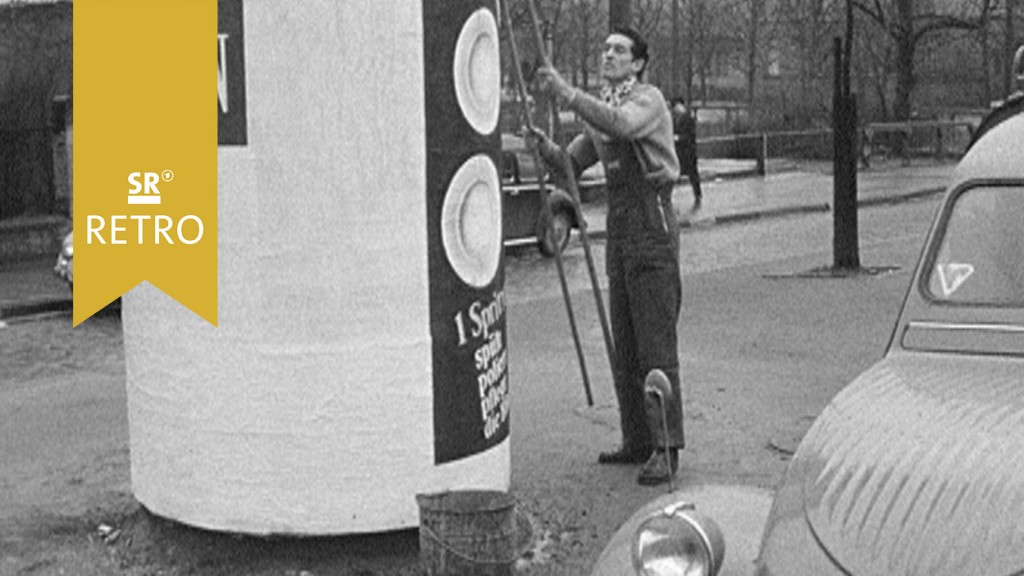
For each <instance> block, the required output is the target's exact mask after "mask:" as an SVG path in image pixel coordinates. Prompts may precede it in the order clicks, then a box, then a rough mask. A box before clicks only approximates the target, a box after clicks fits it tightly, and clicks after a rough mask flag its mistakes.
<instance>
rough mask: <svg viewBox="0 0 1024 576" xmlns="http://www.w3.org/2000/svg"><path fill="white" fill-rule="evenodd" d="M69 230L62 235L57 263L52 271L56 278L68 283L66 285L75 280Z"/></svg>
mask: <svg viewBox="0 0 1024 576" xmlns="http://www.w3.org/2000/svg"><path fill="white" fill-rule="evenodd" d="M71 234H72V233H71V232H68V233H67V234H66V235H65V236H64V240H63V241H62V242H61V246H60V252H58V253H57V263H56V264H55V265H54V266H53V273H54V274H56V275H57V277H58V278H60V279H61V280H64V281H65V282H67V283H68V286H72V285H74V282H75V268H74V265H75V261H74V257H75V244H74V242H72V240H71Z"/></svg>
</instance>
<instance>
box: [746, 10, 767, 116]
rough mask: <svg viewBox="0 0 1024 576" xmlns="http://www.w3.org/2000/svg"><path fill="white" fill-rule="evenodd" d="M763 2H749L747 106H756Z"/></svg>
mask: <svg viewBox="0 0 1024 576" xmlns="http://www.w3.org/2000/svg"><path fill="white" fill-rule="evenodd" d="M763 2H764V0H750V30H749V31H748V34H747V39H748V43H747V106H748V107H749V109H750V110H755V109H756V106H757V101H756V97H757V90H756V83H757V39H758V31H759V28H760V24H761V8H762V4H763Z"/></svg>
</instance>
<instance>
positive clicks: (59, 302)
mask: <svg viewBox="0 0 1024 576" xmlns="http://www.w3.org/2000/svg"><path fill="white" fill-rule="evenodd" d="M71 306H72V300H71V299H70V298H48V299H35V300H24V301H21V302H11V303H6V304H4V305H3V306H2V307H0V319H2V320H13V319H15V318H20V317H23V316H34V315H36V314H46V313H48V312H67V311H70V310H71Z"/></svg>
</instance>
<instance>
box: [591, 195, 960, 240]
mask: <svg viewBox="0 0 1024 576" xmlns="http://www.w3.org/2000/svg"><path fill="white" fill-rule="evenodd" d="M945 190H946V188H945V187H944V186H936V187H932V188H924V189H922V190H915V191H913V192H908V193H906V194H897V195H894V196H878V197H875V198H866V199H863V200H859V201H858V202H857V207H858V208H861V207H869V206H881V205H886V204H899V203H902V202H908V201H911V200H917V199H919V198H925V197H928V196H932V195H935V194H939V193H941V192H944V191H945ZM830 210H832V205H831V204H829V203H828V202H822V203H819V204H799V205H792V206H780V207H778V208H767V209H764V210H752V211H748V212H735V213H732V214H721V215H719V216H707V217H704V218H695V219H692V220H691V219H680V221H679V229H680V230H684V229H691V228H710V227H712V226H717V225H722V224H735V223H739V222H748V221H751V220H759V219H762V218H778V217H782V216H793V215H797V214H811V213H816V212H828V211H830ZM587 238H590V239H594V240H604V239H607V238H608V231H607V230H595V231H592V232H591V231H588V232H587Z"/></svg>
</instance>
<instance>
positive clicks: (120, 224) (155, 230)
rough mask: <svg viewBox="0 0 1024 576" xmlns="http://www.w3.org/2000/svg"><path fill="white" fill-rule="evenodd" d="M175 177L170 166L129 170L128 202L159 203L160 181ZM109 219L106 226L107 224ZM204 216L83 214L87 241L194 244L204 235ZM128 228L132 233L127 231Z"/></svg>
mask: <svg viewBox="0 0 1024 576" xmlns="http://www.w3.org/2000/svg"><path fill="white" fill-rule="evenodd" d="M172 180H174V172H173V171H172V170H164V171H163V172H132V173H130V174H128V184H129V186H128V204H129V205H140V204H141V205H159V204H160V198H161V196H160V189H159V187H158V185H159V184H160V183H161V182H170V181H172ZM108 223H109V226H108ZM204 228H205V227H204V226H203V220H202V219H201V218H200V217H198V216H196V215H194V214H187V215H185V216H182V217H181V218H178V219H177V221H175V219H174V218H173V217H171V216H167V215H164V214H114V215H111V216H110V217H109V218H108V217H106V216H102V215H96V214H89V215H87V216H86V243H87V244H90V245H91V244H92V243H93V241H94V240H95V241H96V242H97V243H98V244H115V245H116V244H137V245H145V244H154V245H156V244H175V243H176V242H175V240H177V243H181V244H196V243H197V242H199V241H200V240H202V239H203V231H204ZM129 229H131V230H132V232H134V233H129Z"/></svg>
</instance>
